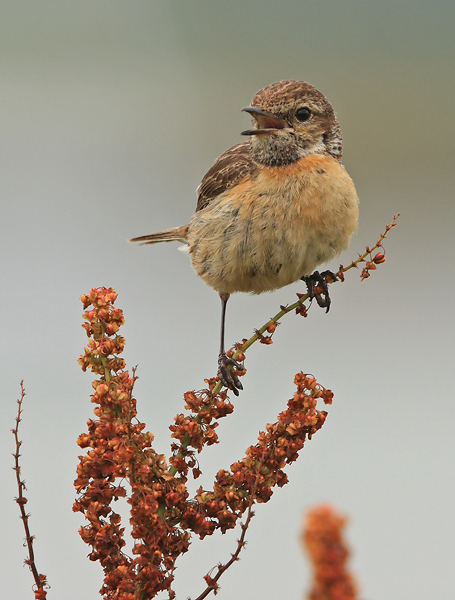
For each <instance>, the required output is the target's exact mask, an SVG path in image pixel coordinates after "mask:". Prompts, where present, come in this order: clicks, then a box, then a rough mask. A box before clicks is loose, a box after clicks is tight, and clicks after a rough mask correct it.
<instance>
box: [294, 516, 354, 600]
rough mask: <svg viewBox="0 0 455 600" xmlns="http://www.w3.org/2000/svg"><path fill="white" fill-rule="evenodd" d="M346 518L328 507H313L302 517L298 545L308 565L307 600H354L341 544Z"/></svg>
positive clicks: (346, 552) (346, 554) (351, 581)
mask: <svg viewBox="0 0 455 600" xmlns="http://www.w3.org/2000/svg"><path fill="white" fill-rule="evenodd" d="M345 525H346V518H345V517H344V516H343V515H341V514H340V513H338V512H337V511H336V510H335V509H334V508H332V507H331V506H329V505H320V506H316V507H314V508H313V509H311V510H309V511H308V512H307V514H306V517H305V522H304V531H303V535H302V542H303V545H304V547H305V548H306V550H307V552H308V554H309V557H310V560H311V563H312V566H313V583H312V588H311V591H310V592H309V594H308V596H307V597H308V600H356V598H357V590H356V585H355V582H354V579H353V577H352V576H351V575H350V573H349V571H348V569H347V567H346V563H347V561H348V558H349V550H348V549H347V547H346V544H345V543H344V541H343V529H344V527H345Z"/></svg>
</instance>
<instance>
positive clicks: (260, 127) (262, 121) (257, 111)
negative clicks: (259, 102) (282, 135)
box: [240, 106, 289, 135]
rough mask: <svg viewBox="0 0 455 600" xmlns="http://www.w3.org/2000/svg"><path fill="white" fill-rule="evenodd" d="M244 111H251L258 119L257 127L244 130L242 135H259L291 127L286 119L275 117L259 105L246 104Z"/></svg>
mask: <svg viewBox="0 0 455 600" xmlns="http://www.w3.org/2000/svg"><path fill="white" fill-rule="evenodd" d="M242 111H244V112H247V113H249V114H250V115H252V116H253V117H254V118H255V119H256V122H257V128H256V129H247V130H246V131H242V133H241V134H240V135H259V134H261V133H273V132H274V131H276V130H277V129H287V128H289V125H288V124H287V123H286V121H283V119H279V118H278V117H274V116H273V115H271V114H269V113H268V112H266V111H265V110H263V109H262V108H258V107H257V106H246V107H245V108H242Z"/></svg>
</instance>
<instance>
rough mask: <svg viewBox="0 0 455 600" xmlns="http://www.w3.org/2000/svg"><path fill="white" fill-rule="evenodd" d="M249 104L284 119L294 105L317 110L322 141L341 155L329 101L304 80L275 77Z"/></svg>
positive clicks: (334, 153)
mask: <svg viewBox="0 0 455 600" xmlns="http://www.w3.org/2000/svg"><path fill="white" fill-rule="evenodd" d="M251 105H252V106H257V107H260V108H263V109H264V110H265V111H267V112H268V113H270V114H272V115H275V116H277V117H280V118H282V119H284V120H287V118H288V117H289V115H290V114H291V113H292V111H293V110H294V109H297V108H300V107H304V106H307V107H308V108H310V109H312V110H313V111H317V113H318V114H319V116H320V119H321V125H322V126H323V128H324V132H325V133H324V143H325V146H326V148H327V152H329V153H330V154H331V155H332V156H334V157H335V158H338V159H341V155H342V151H343V137H342V134H341V128H340V124H339V123H338V120H337V118H336V116H335V112H334V110H333V107H332V105H331V104H330V102H329V101H328V100H327V98H326V97H325V96H324V94H323V93H322V92H320V91H319V90H317V89H316V88H315V87H314V86H312V85H311V84H309V83H307V82H306V81H295V80H289V81H277V82H276V83H271V84H270V85H267V86H266V87H264V88H262V90H259V92H257V93H256V94H255V95H254V96H253V100H252V101H251Z"/></svg>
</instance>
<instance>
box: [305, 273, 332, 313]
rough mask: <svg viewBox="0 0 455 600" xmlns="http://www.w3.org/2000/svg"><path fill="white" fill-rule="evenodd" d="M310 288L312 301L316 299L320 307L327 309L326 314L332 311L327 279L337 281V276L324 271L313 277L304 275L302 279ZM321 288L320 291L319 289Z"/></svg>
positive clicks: (309, 292)
mask: <svg viewBox="0 0 455 600" xmlns="http://www.w3.org/2000/svg"><path fill="white" fill-rule="evenodd" d="M301 279H302V281H304V282H305V283H306V285H307V288H308V294H309V296H310V300H313V298H315V299H316V302H317V303H318V306H320V307H321V308H325V309H326V310H325V312H326V313H328V312H329V310H330V304H331V303H332V301H331V299H330V294H329V286H328V285H327V279H331V280H332V281H337V279H338V278H337V276H336V275H335V273H332V271H324V272H323V273H319V271H315V272H314V273H313V274H312V275H304V276H303V277H301ZM318 288H319V289H318Z"/></svg>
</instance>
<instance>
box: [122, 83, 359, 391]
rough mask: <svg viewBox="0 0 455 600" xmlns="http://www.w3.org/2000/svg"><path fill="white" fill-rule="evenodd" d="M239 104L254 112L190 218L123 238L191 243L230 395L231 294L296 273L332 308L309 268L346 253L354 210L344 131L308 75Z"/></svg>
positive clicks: (206, 180)
mask: <svg viewBox="0 0 455 600" xmlns="http://www.w3.org/2000/svg"><path fill="white" fill-rule="evenodd" d="M242 111H244V112H246V113H248V114H249V115H250V116H251V118H252V127H251V128H250V129H247V130H245V131H243V132H242V133H241V135H244V136H247V137H248V139H247V140H246V141H244V142H242V143H240V144H237V145H235V146H233V147H232V148H230V149H229V150H227V151H226V152H224V153H223V154H222V155H221V156H220V157H219V158H217V159H216V161H215V162H214V164H213V165H212V166H211V167H210V169H209V170H208V171H207V173H206V174H205V176H204V177H203V179H202V181H201V183H200V185H199V187H198V188H197V206H196V212H195V214H194V215H193V217H192V218H191V220H190V222H189V223H188V224H187V225H183V226H180V227H173V228H171V229H166V230H164V231H159V232H155V233H150V234H147V235H142V236H139V237H135V238H132V239H131V240H129V241H131V242H142V243H144V244H155V243H157V242H171V241H180V242H184V243H185V244H187V248H188V251H189V255H190V258H191V263H192V266H193V268H194V270H195V271H196V273H197V274H198V275H199V277H200V278H201V279H202V280H203V281H204V282H205V283H206V284H208V285H209V286H210V287H212V288H213V289H214V290H215V291H217V292H218V294H219V296H220V298H221V335H220V350H219V355H218V376H219V378H220V380H221V383H222V385H223V386H224V387H226V388H229V389H231V390H232V391H233V392H234V394H235V395H236V396H238V395H239V390H242V389H243V386H242V384H241V382H240V380H239V378H238V375H237V373H236V372H235V369H238V370H242V369H243V367H242V365H241V364H240V363H239V362H237V361H235V360H234V359H233V358H230V357H227V356H226V353H225V347H224V337H225V316H226V305H227V302H228V299H229V297H230V295H231V294H233V293H235V292H246V293H252V294H261V293H263V292H270V291H273V290H276V289H279V288H282V287H284V286H287V285H289V284H291V283H294V282H296V281H298V280H300V279H302V280H304V281H305V282H306V283H307V286H308V291H309V293H310V297H314V295H315V293H314V290H315V286H316V284H317V283H318V282H320V283H321V285H323V289H324V294H325V300H324V299H322V297H321V296H319V299H318V303H319V304H320V305H321V306H326V309H327V310H328V309H329V307H330V298H329V295H328V292H327V285H326V283H325V282H326V279H325V278H324V277H321V275H320V274H319V272H318V271H315V269H316V268H317V267H318V266H319V265H321V264H323V263H326V262H328V261H330V260H332V259H333V258H335V257H336V256H337V255H339V254H340V252H342V251H344V250H347V248H348V246H349V242H350V239H351V236H352V235H353V234H354V233H355V231H356V230H357V226H358V214H359V209H358V204H359V199H358V196H357V193H356V189H355V186H354V183H353V181H352V179H351V177H350V176H349V175H348V173H347V171H346V169H345V168H344V166H343V165H342V163H341V159H342V150H343V139H342V134H341V128H340V125H339V122H338V120H337V117H336V116H335V112H334V110H333V108H332V105H331V104H330V102H329V101H328V100H327V98H326V97H325V96H324V94H323V93H322V92H320V91H319V90H317V89H316V88H315V87H314V86H313V85H311V84H309V83H307V82H305V81H297V80H287V81H278V82H276V83H272V84H270V85H268V86H266V87H264V88H262V89H261V90H259V91H258V92H257V93H256V94H255V95H254V96H253V99H252V101H251V103H250V106H247V107H245V108H242ZM313 272H314V273H313ZM327 273H330V272H329V271H327ZM331 275H332V276H333V277H335V276H334V275H333V274H331ZM324 283H325V287H324ZM318 285H319V284H318ZM316 289H320V288H316ZM232 369H234V371H233V370H232Z"/></svg>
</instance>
